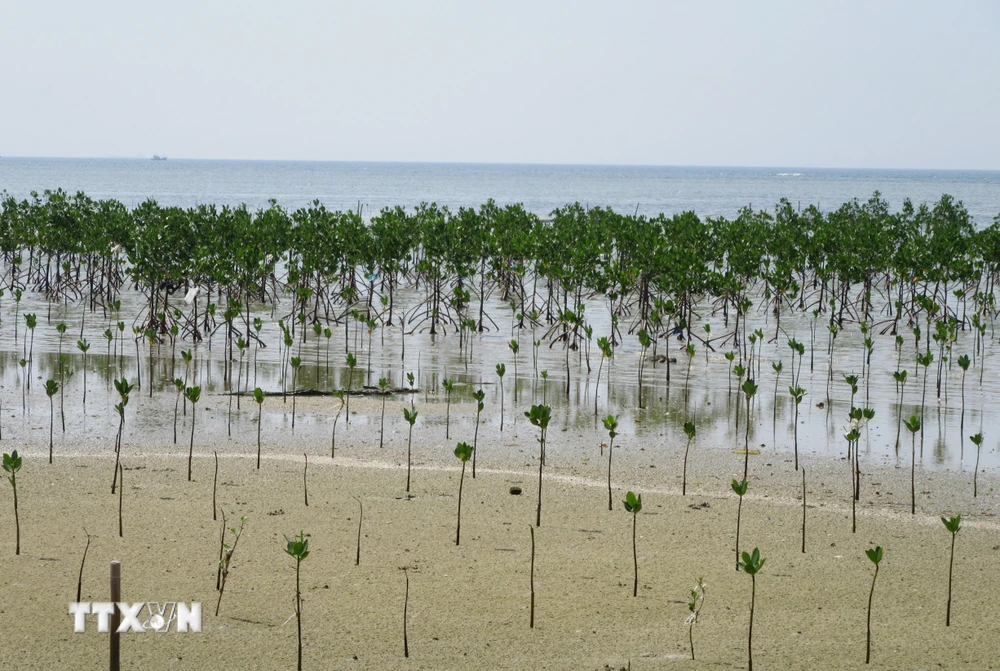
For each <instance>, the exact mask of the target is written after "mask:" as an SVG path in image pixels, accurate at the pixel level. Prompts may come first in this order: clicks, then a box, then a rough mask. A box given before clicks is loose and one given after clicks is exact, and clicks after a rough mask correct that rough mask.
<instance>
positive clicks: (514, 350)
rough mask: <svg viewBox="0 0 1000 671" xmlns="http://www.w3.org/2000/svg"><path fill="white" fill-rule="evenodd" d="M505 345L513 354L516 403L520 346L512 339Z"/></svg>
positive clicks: (515, 401)
mask: <svg viewBox="0 0 1000 671" xmlns="http://www.w3.org/2000/svg"><path fill="white" fill-rule="evenodd" d="M507 347H509V348H510V351H511V353H512V354H513V355H514V403H517V352H518V350H520V349H521V347H520V345H518V343H517V341H516V340H513V339H512V340H511V341H510V342H509V343H507ZM446 437H447V436H446Z"/></svg>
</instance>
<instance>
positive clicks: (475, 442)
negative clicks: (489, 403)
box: [472, 389, 486, 480]
mask: <svg viewBox="0 0 1000 671" xmlns="http://www.w3.org/2000/svg"><path fill="white" fill-rule="evenodd" d="M472 398H474V399H475V400H476V430H475V433H473V434H472V479H473V480H475V479H476V452H477V451H478V448H479V417H480V415H482V414H483V408H485V407H486V404H485V403H484V401H483V399H485V398H486V392H484V391H483V390H482V389H477V390H476V392H475V393H474V394H473V395H472Z"/></svg>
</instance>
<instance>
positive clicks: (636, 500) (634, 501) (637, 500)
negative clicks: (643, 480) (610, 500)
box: [622, 492, 642, 596]
mask: <svg viewBox="0 0 1000 671" xmlns="http://www.w3.org/2000/svg"><path fill="white" fill-rule="evenodd" d="M622 503H624V504H625V510H627V511H628V512H630V513H632V568H633V580H632V596H639V555H638V554H637V553H636V549H635V521H636V518H637V517H638V516H639V511H641V510H642V494H639V495H638V496H637V495H636V494H635V492H629V493H627V494H626V495H625V500H624V501H623V502H622Z"/></svg>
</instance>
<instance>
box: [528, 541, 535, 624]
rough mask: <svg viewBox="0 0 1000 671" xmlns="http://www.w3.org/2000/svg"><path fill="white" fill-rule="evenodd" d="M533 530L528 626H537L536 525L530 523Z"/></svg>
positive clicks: (529, 576) (529, 574)
mask: <svg viewBox="0 0 1000 671" xmlns="http://www.w3.org/2000/svg"><path fill="white" fill-rule="evenodd" d="M528 530H529V531H530V532H531V564H530V566H529V567H528V581H529V583H530V587H531V608H530V611H529V612H530V614H529V615H528V628H529V629H534V628H535V527H533V526H531V525H530V524H529V525H528Z"/></svg>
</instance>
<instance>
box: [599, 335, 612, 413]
mask: <svg viewBox="0 0 1000 671" xmlns="http://www.w3.org/2000/svg"><path fill="white" fill-rule="evenodd" d="M597 348H598V349H599V350H601V361H600V362H599V363H598V364H597V385H596V386H595V387H594V417H597V397H598V395H599V394H600V391H601V369H602V368H604V360H605V359H610V358H611V357H612V355H613V352H612V350H611V342H610V341H609V340H608V339H607V338H598V339H597ZM595 421H596V420H595Z"/></svg>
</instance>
